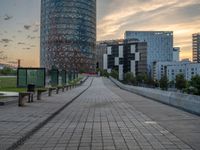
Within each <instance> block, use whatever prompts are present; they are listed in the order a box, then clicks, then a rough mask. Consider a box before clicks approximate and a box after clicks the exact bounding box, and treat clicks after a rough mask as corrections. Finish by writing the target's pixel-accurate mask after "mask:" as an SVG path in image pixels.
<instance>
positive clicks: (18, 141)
mask: <svg viewBox="0 0 200 150" xmlns="http://www.w3.org/2000/svg"><path fill="white" fill-rule="evenodd" d="M87 79H88V77H87V78H85V79H84V81H83V83H84V82H85V81H86V80H87ZM92 82H93V80H92V81H91V83H90V85H89V86H88V87H87V88H85V89H84V90H83V91H81V92H80V93H79V94H78V95H77V96H75V97H74V98H72V100H70V101H69V102H67V103H66V104H65V105H64V106H62V107H61V108H59V109H57V110H56V111H55V112H54V113H53V114H51V115H50V116H49V117H47V118H46V119H45V120H43V121H42V122H41V123H39V124H38V125H36V126H35V127H34V128H33V129H31V130H30V131H28V132H27V133H26V134H25V135H23V136H22V137H21V138H20V139H19V140H17V141H16V142H14V143H13V144H12V145H11V146H10V147H8V148H7V150H13V149H17V148H18V147H19V146H20V145H22V144H23V143H24V142H25V141H26V140H27V139H28V138H29V137H30V136H32V135H33V134H34V133H35V132H37V131H38V130H39V129H40V128H42V127H43V126H44V125H45V124H47V123H48V122H49V121H50V120H51V119H53V118H54V117H55V116H56V115H58V114H59V113H60V112H61V111H62V110H63V109H65V108H66V107H67V106H68V105H70V104H71V103H72V102H73V101H75V100H76V99H77V98H78V97H79V96H81V95H82V94H83V93H84V92H85V91H86V90H87V89H89V88H90V86H91V85H92Z"/></svg>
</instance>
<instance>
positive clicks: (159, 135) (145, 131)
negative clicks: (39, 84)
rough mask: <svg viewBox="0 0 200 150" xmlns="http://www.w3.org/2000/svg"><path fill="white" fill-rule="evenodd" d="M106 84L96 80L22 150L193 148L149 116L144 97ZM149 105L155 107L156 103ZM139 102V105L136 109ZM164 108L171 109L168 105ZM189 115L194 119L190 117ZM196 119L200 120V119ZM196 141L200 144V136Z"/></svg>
mask: <svg viewBox="0 0 200 150" xmlns="http://www.w3.org/2000/svg"><path fill="white" fill-rule="evenodd" d="M104 81H105V85H106V86H105V85H104V83H103V80H102V78H95V80H94V81H93V84H92V86H91V87H90V88H89V89H88V90H87V91H86V92H85V93H83V94H82V95H81V96H80V97H79V98H78V99H76V100H75V101H74V102H73V103H71V104H70V105H69V106H68V107H67V108H66V109H64V110H63V111H62V112H61V113H59V114H58V115H57V116H56V117H55V118H53V119H52V120H51V121H49V122H48V123H47V124H46V125H45V126H43V127H42V128H41V129H40V130H39V131H38V132H36V133H35V134H34V135H33V136H31V138H30V139H28V140H27V141H26V142H25V143H24V145H22V146H21V147H19V149H20V150H27V149H28V150H39V149H41V150H77V149H79V150H89V149H92V150H102V149H104V150H115V149H118V150H139V149H144V150H153V149H154V150H161V149H171V150H172V149H173V150H175V149H182V150H191V149H192V145H190V144H188V143H186V142H185V141H184V140H183V139H181V138H179V137H178V136H176V135H175V134H174V132H175V131H170V130H169V129H168V128H166V126H163V125H162V124H159V122H157V119H155V116H156V114H153V113H152V114H148V113H146V112H147V111H144V113H143V108H142V107H139V103H138V101H140V99H141V100H142V102H143V104H144V103H145V102H144V101H146V100H145V99H144V98H143V97H140V96H137V95H134V94H132V93H129V94H128V92H127V93H124V92H123V91H122V90H120V89H118V88H116V87H115V86H114V85H113V84H112V83H110V81H109V80H104ZM131 95H132V97H131ZM130 98H131V99H130ZM131 101H132V102H131ZM147 101H149V100H147ZM149 102H150V103H149V104H150V105H151V104H152V103H151V102H152V101H149ZM136 103H138V105H137V106H136V107H135V104H136ZM144 105H148V103H146V104H144ZM159 105H162V104H159ZM162 107H163V108H166V109H168V108H169V110H170V109H171V107H168V106H166V105H162ZM138 108H140V109H138ZM172 109H175V108H172ZM152 111H153V112H154V110H152ZM160 111H162V110H160ZM166 111H167V110H166ZM177 112H179V110H177V109H175V110H174V116H171V117H173V118H174V119H175V120H176V119H177V118H178V117H179V116H176V114H177ZM181 112H182V111H181ZM158 113H159V111H158ZM182 113H184V112H182ZM161 114H163V113H161ZM184 114H185V113H184ZM151 115H152V116H151ZM171 115H172V114H171ZM188 116H189V117H191V115H189V114H188ZM169 117H170V116H168V118H169ZM194 117H196V116H194ZM196 119H197V120H198V121H199V120H200V119H199V117H196ZM188 124H189V123H188ZM190 125H192V123H191V124H190ZM186 128H187V127H186ZM198 128H199V126H196V129H198ZM196 140H199V143H200V139H199V138H198V137H197V138H196ZM193 148H194V147H193ZM197 149H198V148H197Z"/></svg>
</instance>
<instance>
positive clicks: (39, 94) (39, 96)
mask: <svg viewBox="0 0 200 150" xmlns="http://www.w3.org/2000/svg"><path fill="white" fill-rule="evenodd" d="M46 91H47V89H38V90H37V100H41V95H42V93H44V92H46Z"/></svg>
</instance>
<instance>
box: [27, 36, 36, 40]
mask: <svg viewBox="0 0 200 150" xmlns="http://www.w3.org/2000/svg"><path fill="white" fill-rule="evenodd" d="M35 38H36V37H35V36H30V35H28V36H27V39H32V40H33V39H35Z"/></svg>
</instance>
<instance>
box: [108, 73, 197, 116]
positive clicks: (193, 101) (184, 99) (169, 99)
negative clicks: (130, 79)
mask: <svg viewBox="0 0 200 150" xmlns="http://www.w3.org/2000/svg"><path fill="white" fill-rule="evenodd" d="M110 80H111V81H112V82H114V83H115V84H116V85H117V86H119V87H120V88H121V89H124V90H127V91H130V92H133V93H135V94H138V95H141V96H145V97H147V98H150V99H153V100H156V101H159V102H162V103H165V104H168V105H171V106H174V107H177V108H181V109H184V110H186V111H188V112H191V113H194V114H197V115H200V96H195V95H189V94H183V93H177V92H168V91H162V90H158V89H150V88H144V87H136V86H130V85H125V84H122V83H121V82H119V81H118V80H116V79H114V78H112V77H110Z"/></svg>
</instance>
